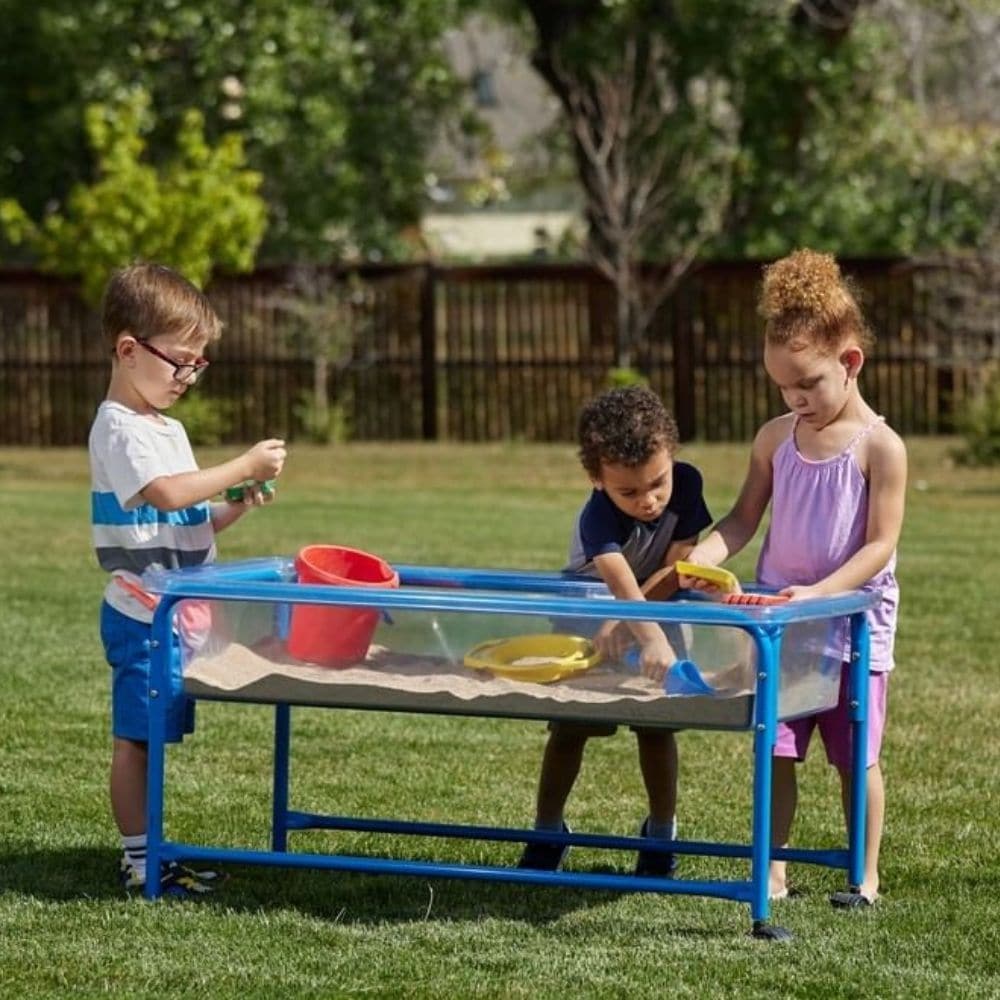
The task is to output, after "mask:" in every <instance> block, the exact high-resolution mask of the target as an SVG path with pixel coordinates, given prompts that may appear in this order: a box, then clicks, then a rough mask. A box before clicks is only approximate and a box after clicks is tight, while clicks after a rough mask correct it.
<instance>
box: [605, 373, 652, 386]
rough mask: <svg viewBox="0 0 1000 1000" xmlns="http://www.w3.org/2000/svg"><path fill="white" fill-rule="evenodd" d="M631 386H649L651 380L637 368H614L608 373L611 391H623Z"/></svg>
mask: <svg viewBox="0 0 1000 1000" xmlns="http://www.w3.org/2000/svg"><path fill="white" fill-rule="evenodd" d="M629 385H649V379H648V378H646V376H645V375H643V374H642V372H640V371H639V370H638V369H636V368H612V369H610V370H609V371H608V388H609V389H621V388H624V387H625V386H629Z"/></svg>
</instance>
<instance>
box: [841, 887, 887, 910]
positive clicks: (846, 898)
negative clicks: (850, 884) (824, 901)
mask: <svg viewBox="0 0 1000 1000" xmlns="http://www.w3.org/2000/svg"><path fill="white" fill-rule="evenodd" d="M877 900H878V896H875V897H874V898H870V897H868V896H865V895H864V894H863V893H860V892H858V890H857V889H848V890H847V891H846V892H835V893H833V894H832V895H831V896H830V905H831V906H835V907H837V908H838V909H840V910H867V909H868V908H869V907H872V906H874V905H875V903H876V901H877Z"/></svg>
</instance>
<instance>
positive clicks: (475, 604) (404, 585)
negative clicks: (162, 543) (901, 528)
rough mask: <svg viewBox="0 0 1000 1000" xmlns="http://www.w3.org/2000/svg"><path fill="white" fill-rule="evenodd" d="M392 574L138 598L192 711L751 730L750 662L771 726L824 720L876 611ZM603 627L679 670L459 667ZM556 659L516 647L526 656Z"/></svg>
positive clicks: (235, 585)
mask: <svg viewBox="0 0 1000 1000" xmlns="http://www.w3.org/2000/svg"><path fill="white" fill-rule="evenodd" d="M394 569H395V570H396V571H397V572H398V574H399V583H400V586H399V588H398V589H384V588H376V587H367V586H350V587H340V586H328V585H321V584H304V583H300V582H298V581H297V580H296V575H295V569H294V564H293V561H292V560H291V559H289V558H281V557H275V558H266V559H251V560H243V561H236V562H229V563H217V564H214V565H212V566H205V567H199V568H197V569H189V570H174V571H159V572H153V573H148V574H147V575H146V577H145V578H144V584H145V586H146V588H147V589H148V590H149V591H150V592H151V593H153V594H156V595H159V597H160V602H161V609H160V612H159V614H160V615H162V614H168V613H169V614H170V615H171V616H172V622H173V627H174V630H175V632H176V633H177V634H178V636H179V639H180V648H181V656H182V665H183V674H184V685H185V690H186V691H187V692H188V693H189V694H191V695H192V696H193V697H197V698H211V699H223V700H233V701H250V702H264V703H280V702H287V703H290V704H301V705H322V706H334V707H344V708H367V709H378V710H383V711H384V710H398V711H412V712H438V713H446V714H458V715H482V716H503V717H512V718H529V719H564V720H577V721H584V722H602V723H607V722H614V723H621V724H629V725H639V726H650V727H674V728H676V727H680V728H684V727H687V728H708V729H746V728H748V727H749V726H750V725H751V723H752V721H753V706H754V698H755V695H756V690H757V684H758V671H759V664H760V663H761V662H762V658H765V657H766V656H767V655H770V654H767V653H765V652H764V650H765V649H769V648H771V647H770V646H769V644H770V643H772V642H773V636H775V635H780V637H781V639H780V656H779V663H780V667H779V686H778V704H777V711H778V718H779V719H789V718H793V717H796V716H800V715H805V714H811V713H813V712H816V711H821V710H823V709H825V708H829V707H832V706H833V705H834V704H835V703H836V701H837V696H838V690H839V683H840V672H841V662H842V659H843V658H844V655H845V650H844V648H843V636H844V634H845V633H846V631H847V630H846V628H845V620H846V619H845V616H848V615H852V614H856V613H858V612H862V611H865V610H867V609H869V608H871V607H873V606H874V605H875V604H876V603H877V602H878V600H879V595H878V593H877V592H876V593H870V592H864V593H862V592H852V593H850V594H844V595H838V596H837V597H833V598H824V599H815V600H809V601H799V602H794V603H789V604H782V605H770V606H731V605H723V604H720V603H717V602H712V601H708V600H706V599H704V598H703V597H702V596H701V595H698V594H693V593H692V594H688V595H682V597H681V599H678V600H673V601H668V602H633V601H613V599H612V598H611V595H610V594H609V593H608V591H607V589H606V588H605V587H604V585H603V583H601V582H600V581H595V580H592V579H588V578H582V577H568V576H564V575H561V574H558V573H544V572H522V571H515V570H491V569H466V568H455V567H441V566H399V565H397V566H395V567H394ZM303 607H305V608H308V609H309V613H310V614H311V615H312V616H313V618H314V619H315V616H316V611H317V609H328V610H329V612H330V619H329V621H330V623H331V624H330V628H331V643H330V647H331V649H332V650H334V652H333V653H331V655H330V657H329V658H328V660H327V662H324V663H319V662H307V661H304V660H301V659H298V658H297V657H295V656H294V655H292V653H291V652H290V651H289V644H288V639H289V634H290V632H291V631H292V626H293V624H294V621H295V619H294V616H295V614H296V612H297V610H300V609H301V608H303ZM345 609H362V610H365V609H366V610H368V611H372V610H374V611H377V624H376V625H375V628H374V632H373V634H372V636H371V641H370V644H369V646H368V649H367V652H366V653H365V655H364V656H363V657H355V658H352V659H350V660H347V661H339V660H338V659H337V657H336V653H335V651H336V650H337V649H338V648H342V646H343V644H342V643H338V642H337V641H336V639H337V637H336V635H335V632H336V629H337V628H338V627H340V626H339V625H338V623H340V622H343V621H344V615H343V612H344V610H345ZM608 619H615V620H619V621H625V620H633V621H635V620H640V621H655V622H657V623H659V624H660V625H661V626H662V627H663V629H664V631H665V632H666V634H667V637H668V639H669V640H670V642H671V644H672V646H673V648H674V650H675V652H676V653H677V655H678V657H679V659H680V661H681V662H680V663H679V664H678V665H677V666H676V667H675V668H672V670H671V671H670V672H668V675H667V677H666V678H664V679H663V680H662V681H654V680H652V679H650V678H647V677H644V676H641V675H640V674H639V672H638V669H637V666H636V660H637V655H636V653H635V651H634V650H633V651H632V652H630V653H626V654H625V655H624V656H623V657H622V658H621V660H620V661H611V660H608V659H600V658H597V660H596V661H595V662H593V663H591V662H589V661H588V662H587V664H586V667H585V668H584V669H574V670H570V671H563V672H559V671H554V672H550V671H547V670H544V669H543V670H541V671H537V670H536V671H527V672H526V673H525V674H524V675H522V676H518V675H517V671H516V670H514V671H511V670H509V669H508V670H507V671H506V672H500V671H494V670H491V669H489V663H488V662H487V663H486V664H485V666H484V664H483V661H482V656H481V654H477V655H476V656H470V655H469V654H470V651H480V650H482V649H483V648H487V649H489V648H492V647H491V646H490V645H489V644H496V643H499V642H500V641H501V640H515V639H516V640H519V642H520V640H523V639H524V637H545V636H551V635H552V634H555V635H557V636H565V637H572V639H573V640H574V643H576V644H578V645H579V644H581V643H582V644H584V645H583V646H581V647H580V648H583V649H586V642H587V640H588V639H589V637H590V636H592V635H593V634H594V632H595V631H596V630H597V629H598V628H599V627H600V625H601V624H602V623H603V622H604V621H605V620H608ZM321 620H322V619H321ZM550 645H552V644H551V643H546V642H540V643H536V645H535V646H532V645H531V643H530V642H529V643H528V644H527V645H525V644H524V643H523V642H521V643H520V645H517V644H515V646H514V648H517V649H522V647H523V649H524V650H526V651H527V652H528V653H532V652H537V649H536V646H537V648H538V649H542V650H543V651H544V649H547V648H548V647H549V646H550ZM556 645H558V644H556ZM508 647H510V644H509V643H507V644H505V645H504V646H503V647H501V648H508ZM573 648H576V646H574V647H573ZM525 659H526V660H527V659H537V657H531V656H527V657H525ZM591 659H593V658H591ZM467 660H468V661H469V662H471V663H472V664H473V665H471V666H470V665H467ZM525 665H526V666H538V664H537V663H532V664H528V663H526V664H525ZM550 673H555V674H558V675H559V676H557V677H552V678H550V676H549V675H550ZM530 676H533V677H541V678H542V679H540V680H539V679H525V678H527V677H530Z"/></svg>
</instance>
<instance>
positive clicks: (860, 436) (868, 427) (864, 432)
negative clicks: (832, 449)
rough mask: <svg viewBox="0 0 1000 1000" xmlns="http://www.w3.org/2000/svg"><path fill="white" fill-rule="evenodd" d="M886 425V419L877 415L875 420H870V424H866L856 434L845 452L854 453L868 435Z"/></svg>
mask: <svg viewBox="0 0 1000 1000" xmlns="http://www.w3.org/2000/svg"><path fill="white" fill-rule="evenodd" d="M884 423H885V417H883V416H882V415H881V414H877V415H876V417H875V419H874V420H869V421H868V423H867V424H865V426H864V427H862V428H861V430H859V431H858V433H857V434H855V435H854V437H852V438H851V440H850V441H848V443H847V447H846V448H845V449H844V451H845V452H852V451H854V449H855V448H857V446H858V445H859V444H861V442H862V441H864V439H865V438H866V437H868V435H869V434H871V432H872V431H873V430H875V428H876V427H879V426H880V425H881V424H884Z"/></svg>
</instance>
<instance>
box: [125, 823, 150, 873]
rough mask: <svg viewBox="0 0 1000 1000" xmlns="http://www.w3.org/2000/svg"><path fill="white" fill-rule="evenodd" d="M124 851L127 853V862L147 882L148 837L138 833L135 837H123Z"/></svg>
mask: <svg viewBox="0 0 1000 1000" xmlns="http://www.w3.org/2000/svg"><path fill="white" fill-rule="evenodd" d="M122 849H123V850H124V852H125V861H126V863H127V864H130V865H131V866H132V867H133V868H134V869H135V873H136V875H138V876H139V878H140V879H141V880H142V881H144V882H145V880H146V835H145V834H144V833H137V834H136V835H135V836H134V837H122Z"/></svg>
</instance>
